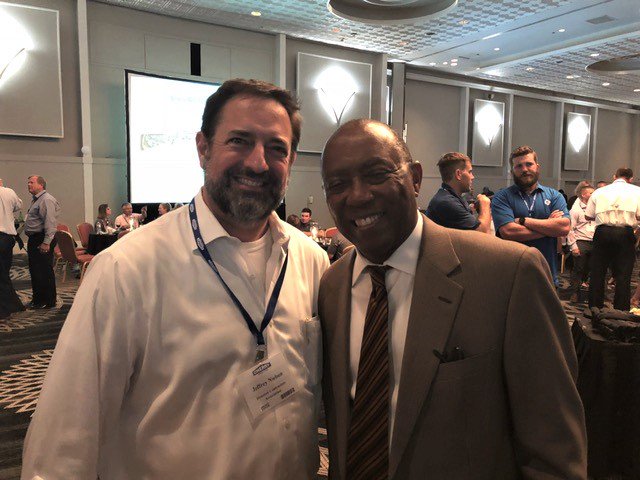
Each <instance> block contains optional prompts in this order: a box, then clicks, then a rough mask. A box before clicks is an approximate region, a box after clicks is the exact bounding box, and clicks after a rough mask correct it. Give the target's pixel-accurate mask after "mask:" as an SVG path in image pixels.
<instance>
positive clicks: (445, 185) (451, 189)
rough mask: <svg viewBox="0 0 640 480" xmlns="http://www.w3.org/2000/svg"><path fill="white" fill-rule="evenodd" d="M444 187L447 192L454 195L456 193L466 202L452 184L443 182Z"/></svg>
mask: <svg viewBox="0 0 640 480" xmlns="http://www.w3.org/2000/svg"><path fill="white" fill-rule="evenodd" d="M442 188H443V189H445V190H446V191H447V192H449V193H451V194H452V195H455V196H456V197H458V198H459V199H460V200H461V201H462V202H464V200H463V199H462V197H461V196H460V195H458V192H456V191H455V190H454V189H453V187H451V185H449V184H448V183H444V182H443V183H442Z"/></svg>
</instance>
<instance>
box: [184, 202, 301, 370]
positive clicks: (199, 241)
mask: <svg viewBox="0 0 640 480" xmlns="http://www.w3.org/2000/svg"><path fill="white" fill-rule="evenodd" d="M195 200H196V199H195V198H194V199H193V200H191V203H189V219H190V220H191V229H192V230H193V238H194V239H195V241H196V245H197V246H198V250H199V251H200V254H201V255H202V258H203V260H204V261H205V262H207V265H209V266H210V267H211V269H212V270H213V271H214V273H215V274H216V275H217V276H218V279H219V280H220V283H222V287H223V288H224V289H225V291H226V292H227V294H228V295H229V297H230V298H231V300H232V301H233V303H235V305H236V307H238V310H240V313H241V314H242V317H243V318H244V321H245V322H246V324H247V327H249V330H250V331H251V333H252V334H253V335H254V336H255V337H256V342H257V348H256V362H259V361H261V360H263V359H264V358H265V357H266V356H267V346H266V344H265V342H264V334H263V332H264V331H265V329H266V328H267V326H268V325H269V323H270V322H271V319H272V318H273V314H274V312H275V310H276V305H277V303H278V297H280V290H282V284H283V283H284V275H285V273H286V271H287V264H288V263H289V256H288V255H287V256H285V259H284V265H282V270H281V271H280V275H279V276H278V280H277V281H276V284H275V286H274V287H273V292H272V293H271V298H270V299H269V303H268V305H267V311H266V312H265V314H264V317H263V318H262V323H261V324H260V330H258V328H257V327H256V324H255V322H254V321H253V319H252V318H251V315H249V312H247V310H246V309H245V308H244V307H243V306H242V303H240V300H238V297H236V296H235V294H234V293H233V292H232V291H231V289H230V288H229V285H227V282H225V281H224V279H223V278H222V275H220V271H219V270H218V267H216V264H215V263H214V262H213V259H212V258H211V255H210V254H209V251H208V250H207V247H206V245H205V244H204V240H203V238H202V234H201V233H200V226H199V224H198V216H197V214H196V202H195Z"/></svg>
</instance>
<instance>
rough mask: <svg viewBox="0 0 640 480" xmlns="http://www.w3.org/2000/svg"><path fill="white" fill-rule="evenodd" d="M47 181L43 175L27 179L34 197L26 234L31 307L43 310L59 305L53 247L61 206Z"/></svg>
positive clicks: (29, 305) (26, 224)
mask: <svg viewBox="0 0 640 480" xmlns="http://www.w3.org/2000/svg"><path fill="white" fill-rule="evenodd" d="M46 188H47V182H46V181H45V179H44V178H43V177H41V176H40V175H31V176H30V177H29V178H28V179H27V189H28V190H29V193H30V194H31V195H32V201H31V206H30V207H29V211H28V212H27V218H26V219H25V228H24V231H25V233H26V235H27V237H29V240H28V241H27V254H28V255H29V274H30V275H31V287H32V289H33V298H32V299H31V302H30V303H29V304H28V305H27V307H29V308H35V309H42V308H53V307H55V306H56V299H57V294H56V276H55V274H54V272H53V248H54V247H55V244H56V240H55V233H56V230H57V226H58V216H59V215H60V204H59V203H58V201H57V200H56V199H55V198H54V197H53V195H51V194H50V193H49V192H48V191H47V190H46Z"/></svg>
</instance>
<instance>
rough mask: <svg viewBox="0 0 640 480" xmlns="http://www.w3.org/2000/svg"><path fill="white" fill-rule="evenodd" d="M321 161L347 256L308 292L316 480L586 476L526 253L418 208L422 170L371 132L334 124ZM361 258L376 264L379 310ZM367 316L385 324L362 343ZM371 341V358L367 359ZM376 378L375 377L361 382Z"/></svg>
mask: <svg viewBox="0 0 640 480" xmlns="http://www.w3.org/2000/svg"><path fill="white" fill-rule="evenodd" d="M322 161H323V164H322V175H323V182H324V187H325V192H326V198H327V203H328V205H329V209H330V211H331V214H332V216H333V218H334V220H335V222H336V225H337V227H338V228H339V230H340V231H341V232H342V233H343V234H344V235H345V237H347V238H348V239H349V240H350V241H351V242H353V244H354V245H355V246H356V249H357V252H356V251H352V252H350V253H349V254H347V255H345V256H344V257H343V258H341V259H340V260H339V261H338V262H336V263H335V264H334V265H333V266H332V267H331V268H330V269H329V270H328V271H327V272H326V274H325V275H324V277H323V280H322V283H321V286H320V293H319V313H320V316H321V320H322V324H323V335H324V379H323V390H324V401H325V408H326V413H327V427H328V437H329V456H330V465H329V472H330V478H332V479H345V480H358V479H363V480H364V479H366V480H373V479H387V478H388V479H397V480H408V479H420V480H422V479H429V480H438V479H442V480H466V479H468V480H500V479H520V478H524V479H540V480H543V479H544V480H548V479H586V476H587V473H586V434H585V426H584V413H583V409H582V404H581V402H580V398H579V396H578V393H577V390H576V388H575V383H574V382H575V378H576V374H577V361H576V356H575V353H574V350H573V346H572V343H571V337H570V333H569V328H568V323H567V319H566V316H565V314H564V312H563V310H562V307H561V305H560V302H559V301H558V298H557V296H556V294H555V291H554V288H553V284H552V283H551V277H550V272H549V268H548V266H547V264H546V262H545V260H544V258H543V257H542V256H541V255H540V253H539V252H538V251H537V250H535V249H533V248H528V247H526V246H524V245H521V244H518V243H515V242H509V241H505V240H500V239H498V238H495V237H490V236H488V235H484V234H482V233H478V232H473V231H471V232H469V231H459V230H452V229H447V228H443V227H440V226H438V225H436V224H435V223H433V222H431V221H430V220H428V219H427V218H426V217H424V216H422V215H420V214H419V213H418V211H417V204H416V197H417V195H418V191H419V189H420V184H421V180H422V168H421V167H420V165H419V164H418V163H416V162H413V161H412V159H411V156H410V153H409V151H408V149H407V147H406V145H405V144H404V142H403V141H402V140H401V139H400V138H399V137H398V135H397V134H396V133H395V132H393V131H392V130H391V129H390V128H389V127H387V126H386V125H384V124H382V123H379V122H376V121H373V120H355V121H351V122H349V123H346V124H345V125H343V126H342V127H340V128H339V129H338V131H337V132H336V133H335V134H334V135H333V136H332V137H331V139H330V140H329V141H328V142H327V145H326V146H325V149H324V152H323V156H322ZM371 265H385V266H387V267H390V268H388V269H386V271H383V273H382V275H383V279H384V282H383V283H382V287H386V292H385V293H384V295H385V299H386V300H385V303H384V307H377V306H375V305H374V304H375V303H376V301H377V300H376V301H373V297H374V295H377V293H376V292H378V293H379V292H380V291H381V290H380V283H378V284H376V282H375V280H373V277H374V274H373V270H374V268H373V267H370V266H371ZM368 273H371V278H369V274H368ZM372 280H373V281H372ZM383 290H384V288H383ZM376 309H377V310H376ZM370 310H371V311H378V312H380V311H381V312H383V313H386V314H387V315H388V320H384V321H383V322H379V321H378V320H369V318H370V316H369V314H370V312H369V311H370ZM373 316H375V314H373ZM374 321H375V322H378V323H379V324H381V325H382V328H385V325H384V324H385V323H386V329H388V330H386V331H384V333H380V331H377V333H375V334H368V333H367V331H368V330H367V329H368V328H373V327H369V325H370V324H371V322H374ZM367 322H369V323H368V324H365V323H367ZM369 331H370V330H369ZM376 335H377V336H380V335H385V336H386V338H388V341H387V340H386V339H385V341H384V342H385V343H387V347H386V348H385V350H386V351H385V352H383V357H385V358H384V359H382V360H380V358H382V357H379V358H378V359H376V360H375V361H373V362H371V361H369V362H368V365H366V364H367V360H369V359H368V358H364V357H363V356H361V353H363V352H365V351H366V352H369V351H371V350H366V349H370V348H372V347H370V346H365V344H369V345H370V343H371V342H375V336H376ZM372 338H373V340H372ZM365 355H368V353H366V354H365ZM372 355H373V354H372ZM371 363H374V365H373V367H372V366H371ZM365 365H366V366H365ZM365 370H366V371H368V372H369V373H365ZM361 371H362V372H363V375H362V378H359V377H360V372H361ZM370 372H373V374H371V373H370ZM380 372H386V373H385V374H384V375H387V374H388V383H387V384H386V385H384V384H385V382H382V384H380V383H379V384H378V386H380V385H383V388H374V387H372V386H371V385H373V384H374V383H375V382H376V381H379V378H380V375H381V373H380ZM371 375H373V376H372V378H377V379H375V380H374V379H371V380H370V379H369V378H370V377H371ZM365 376H366V378H365ZM384 378H386V377H384ZM387 386H388V388H386V387H387ZM358 391H360V396H359V395H358ZM363 396H366V398H363ZM380 405H383V409H382V410H378V414H374V415H373V417H372V416H371V415H370V416H369V417H367V411H368V410H372V409H375V408H379V406H380ZM387 405H388V408H386V406H387ZM356 409H357V410H358V412H357V414H356V413H355V412H356ZM374 411H375V410H374ZM362 412H365V413H362ZM380 412H382V414H380ZM356 415H357V417H358V418H357V420H354V418H355V417H356ZM362 418H364V420H362ZM363 425H364V426H363ZM381 432H382V435H383V438H384V445H382V446H383V448H380V443H379V442H378V445H377V448H375V447H371V446H370V445H373V444H375V440H372V439H373V438H375V437H376V436H378V438H379V437H380V434H381ZM387 439H388V440H387ZM384 447H388V449H387V448H384ZM363 452H364V455H362V456H361V457H360V458H359V459H358V458H357V457H358V454H362V453H363ZM385 457H387V458H385ZM363 464H364V465H363Z"/></svg>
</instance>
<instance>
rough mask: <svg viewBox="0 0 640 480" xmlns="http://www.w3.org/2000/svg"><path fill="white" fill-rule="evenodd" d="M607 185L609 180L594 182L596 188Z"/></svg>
mask: <svg viewBox="0 0 640 480" xmlns="http://www.w3.org/2000/svg"><path fill="white" fill-rule="evenodd" d="M607 185H609V182H605V181H604V180H598V183H596V190H597V189H599V188H602V187H606V186H607Z"/></svg>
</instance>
